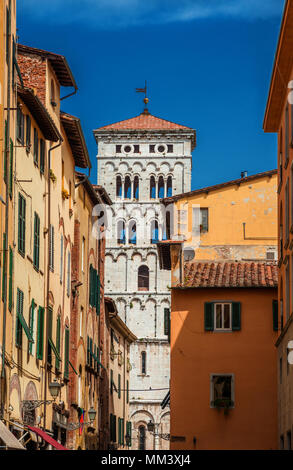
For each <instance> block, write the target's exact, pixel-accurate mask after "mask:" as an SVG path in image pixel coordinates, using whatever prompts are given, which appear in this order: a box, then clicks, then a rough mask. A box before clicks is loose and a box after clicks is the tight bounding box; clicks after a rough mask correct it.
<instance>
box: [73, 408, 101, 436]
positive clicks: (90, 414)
mask: <svg viewBox="0 0 293 470" xmlns="http://www.w3.org/2000/svg"><path fill="white" fill-rule="evenodd" d="M96 414H97V412H96V410H95V409H94V408H93V407H92V406H91V407H90V409H89V410H88V417H89V419H90V421H88V422H87V423H68V425H67V426H66V429H67V431H75V430H76V429H78V428H80V427H81V426H90V425H91V424H92V423H93V421H94V419H95V417H96Z"/></svg>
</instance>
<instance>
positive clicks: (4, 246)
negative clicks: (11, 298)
mask: <svg viewBox="0 0 293 470" xmlns="http://www.w3.org/2000/svg"><path fill="white" fill-rule="evenodd" d="M5 265H6V233H3V264H2V300H3V302H4V300H5V299H6V277H5Z"/></svg>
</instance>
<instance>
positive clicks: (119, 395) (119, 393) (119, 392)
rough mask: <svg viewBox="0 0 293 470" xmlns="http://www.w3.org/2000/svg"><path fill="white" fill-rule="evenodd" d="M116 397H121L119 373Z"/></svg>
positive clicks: (119, 375)
mask: <svg viewBox="0 0 293 470" xmlns="http://www.w3.org/2000/svg"><path fill="white" fill-rule="evenodd" d="M118 398H121V374H118Z"/></svg>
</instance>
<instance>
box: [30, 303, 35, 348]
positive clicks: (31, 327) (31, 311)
mask: <svg viewBox="0 0 293 470" xmlns="http://www.w3.org/2000/svg"><path fill="white" fill-rule="evenodd" d="M35 307H36V304H35V301H34V299H32V303H31V307H30V316H29V329H30V334H31V336H32V338H33V335H34V321H35V318H34V316H35ZM28 351H29V353H30V354H32V353H33V343H32V342H31V341H29V345H28Z"/></svg>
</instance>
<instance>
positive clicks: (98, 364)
mask: <svg viewBox="0 0 293 470" xmlns="http://www.w3.org/2000/svg"><path fill="white" fill-rule="evenodd" d="M97 359H98V362H97V372H98V373H100V362H101V360H100V348H99V346H97Z"/></svg>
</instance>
